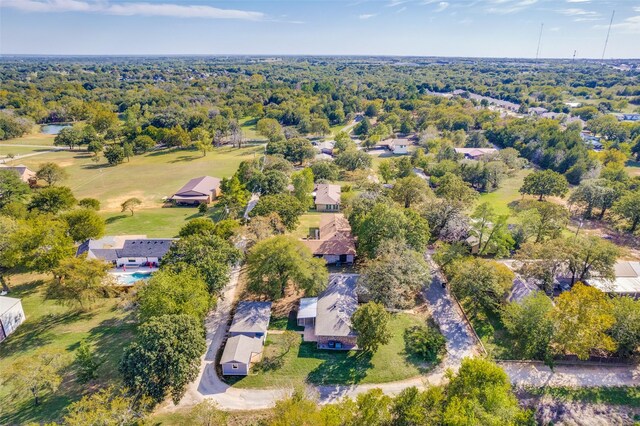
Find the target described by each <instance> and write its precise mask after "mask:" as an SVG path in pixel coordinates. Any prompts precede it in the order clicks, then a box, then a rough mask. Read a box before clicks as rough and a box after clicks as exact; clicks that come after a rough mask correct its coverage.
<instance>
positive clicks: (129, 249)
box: [116, 238, 175, 267]
mask: <svg viewBox="0 0 640 426" xmlns="http://www.w3.org/2000/svg"><path fill="white" fill-rule="evenodd" d="M174 241H175V239H173V238H141V239H133V240H126V241H125V242H124V245H123V246H122V248H121V249H118V250H116V266H117V267H121V266H145V265H146V266H149V265H151V266H158V265H159V264H160V260H161V259H162V257H163V256H164V255H165V254H167V252H168V251H169V248H171V244H173V242H174Z"/></svg>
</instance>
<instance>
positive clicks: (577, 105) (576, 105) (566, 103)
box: [564, 102, 582, 108]
mask: <svg viewBox="0 0 640 426" xmlns="http://www.w3.org/2000/svg"><path fill="white" fill-rule="evenodd" d="M564 104H565V105H566V106H568V107H569V108H579V107H581V106H582V104H581V103H580V102H565V103H564Z"/></svg>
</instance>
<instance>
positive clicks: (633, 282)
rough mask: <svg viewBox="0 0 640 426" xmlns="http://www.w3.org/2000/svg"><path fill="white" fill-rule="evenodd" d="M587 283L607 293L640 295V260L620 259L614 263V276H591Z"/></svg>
mask: <svg viewBox="0 0 640 426" xmlns="http://www.w3.org/2000/svg"><path fill="white" fill-rule="evenodd" d="M587 284H589V285H590V286H592V287H595V288H597V289H599V290H602V291H603V292H605V293H610V294H617V295H621V296H631V297H639V296H640V262H634V261H618V262H616V264H615V265H614V278H613V279H606V278H599V277H591V278H589V279H588V280H587Z"/></svg>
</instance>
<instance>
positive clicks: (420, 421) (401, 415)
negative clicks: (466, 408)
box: [391, 386, 446, 426]
mask: <svg viewBox="0 0 640 426" xmlns="http://www.w3.org/2000/svg"><path fill="white" fill-rule="evenodd" d="M445 399H446V398H445V395H444V392H443V389H442V388H441V387H436V386H430V387H429V388H427V390H424V391H422V392H421V391H419V390H418V389H417V388H416V387H415V386H412V387H410V388H406V389H404V390H403V391H402V392H400V393H399V394H398V396H396V397H395V398H394V400H393V405H392V407H391V413H392V414H393V422H392V424H393V425H397V426H431V425H439V424H442V415H443V411H444V410H443V406H444V404H445Z"/></svg>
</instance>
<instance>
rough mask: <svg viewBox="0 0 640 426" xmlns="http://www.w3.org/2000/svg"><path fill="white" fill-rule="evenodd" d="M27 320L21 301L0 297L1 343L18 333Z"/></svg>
mask: <svg viewBox="0 0 640 426" xmlns="http://www.w3.org/2000/svg"><path fill="white" fill-rule="evenodd" d="M25 319H26V317H25V315H24V310H23V309H22V302H21V301H20V299H15V298H13V297H6V296H0V342H2V341H3V340H4V339H6V338H7V337H8V336H9V335H10V334H11V333H13V332H14V331H16V329H17V328H18V326H19V325H20V324H22V323H23V322H24V321H25Z"/></svg>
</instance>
